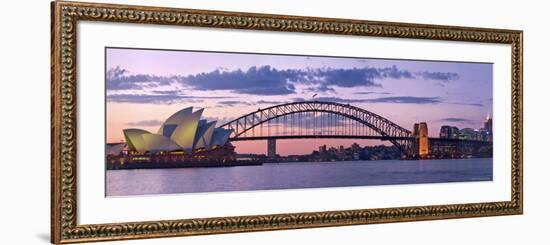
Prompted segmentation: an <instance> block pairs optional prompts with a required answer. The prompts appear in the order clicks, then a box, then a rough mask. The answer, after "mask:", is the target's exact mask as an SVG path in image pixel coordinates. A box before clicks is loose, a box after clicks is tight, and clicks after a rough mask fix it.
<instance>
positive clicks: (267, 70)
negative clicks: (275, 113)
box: [183, 66, 299, 95]
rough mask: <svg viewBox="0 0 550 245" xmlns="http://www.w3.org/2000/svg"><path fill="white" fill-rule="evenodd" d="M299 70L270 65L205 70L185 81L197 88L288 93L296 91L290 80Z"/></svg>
mask: <svg viewBox="0 0 550 245" xmlns="http://www.w3.org/2000/svg"><path fill="white" fill-rule="evenodd" d="M298 73H299V72H298V71H297V70H277V69H275V68H271V67H270V66H261V67H255V66H253V67H250V68H249V69H248V70H246V71H242V70H236V71H220V70H215V71H212V72H203V73H199V74H196V75H190V76H187V77H185V79H184V81H183V82H184V83H185V84H186V85H188V86H191V87H192V88H194V89H197V90H230V91H233V92H235V93H241V94H256V95H286V94H293V93H295V90H296V88H295V87H294V85H293V84H292V83H290V81H293V80H296V79H297V77H298V76H299V74H298Z"/></svg>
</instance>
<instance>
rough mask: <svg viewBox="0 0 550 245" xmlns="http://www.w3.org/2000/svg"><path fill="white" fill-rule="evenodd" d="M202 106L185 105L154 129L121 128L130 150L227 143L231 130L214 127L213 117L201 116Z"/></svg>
mask: <svg viewBox="0 0 550 245" xmlns="http://www.w3.org/2000/svg"><path fill="white" fill-rule="evenodd" d="M203 111H204V109H200V110H196V111H194V112H193V107H187V108H185V109H183V110H180V111H178V112H176V113H174V114H173V115H172V116H170V117H169V118H168V119H166V121H165V122H164V123H163V124H162V125H161V126H160V128H159V129H158V131H157V133H150V132H148V131H145V130H142V129H134V128H130V129H124V137H125V139H126V144H127V145H128V151H129V152H130V153H137V154H145V153H149V154H154V153H159V152H174V151H183V152H184V153H193V152H196V151H204V150H211V149H214V148H218V147H222V146H224V145H226V144H227V140H228V139H229V135H230V134H231V132H232V131H231V130H228V129H223V128H216V121H212V122H208V121H206V120H201V119H200V118H201V116H202V113H203Z"/></svg>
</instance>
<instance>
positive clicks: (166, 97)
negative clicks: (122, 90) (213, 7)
mask: <svg viewBox="0 0 550 245" xmlns="http://www.w3.org/2000/svg"><path fill="white" fill-rule="evenodd" d="M226 98H228V97H207V96H184V95H174V94H110V95H107V101H108V102H114V103H134V104H168V105H170V104H174V103H179V102H194V103H198V102H202V101H203V100H205V99H226Z"/></svg>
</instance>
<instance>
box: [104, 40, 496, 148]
mask: <svg viewBox="0 0 550 245" xmlns="http://www.w3.org/2000/svg"><path fill="white" fill-rule="evenodd" d="M492 73H493V70H492V64H489V63H460V62H441V61H416V60H390V59H374V58H349V57H348V58H340V57H319V56H305V55H301V56H298V55H272V54H243V53H219V52H196V51H171V50H170V51H168V50H145V49H121V48H107V49H106V93H107V94H106V98H107V106H106V107H107V108H106V110H107V113H106V115H107V117H106V120H107V139H106V140H107V142H109V143H110V142H120V141H122V140H123V139H124V137H123V133H122V130H123V129H125V128H140V129H145V130H148V131H150V132H156V131H157V129H158V127H159V126H160V125H161V123H162V122H163V121H164V120H165V119H166V118H167V117H169V116H170V115H172V114H173V113H174V112H176V111H179V110H180V109H182V108H185V107H189V106H193V107H195V108H205V110H204V113H203V118H206V119H208V120H216V121H218V125H220V124H221V123H224V122H227V121H229V120H231V119H234V118H238V117H240V116H241V115H244V114H246V113H249V112H252V111H255V110H257V109H258V108H265V107H268V106H272V105H275V104H283V103H288V102H292V101H303V100H311V98H312V96H313V95H314V94H317V96H316V97H315V100H318V101H332V102H338V103H344V104H351V105H354V106H357V107H361V108H363V109H366V110H368V111H372V112H374V113H376V114H378V115H381V116H383V117H385V118H387V119H389V120H391V121H393V122H395V123H397V124H398V125H400V126H402V127H405V128H407V129H409V130H412V127H413V124H414V123H416V122H427V123H428V126H429V130H428V131H429V135H430V136H431V137H437V136H438V135H439V128H440V127H441V125H454V126H457V127H459V128H465V127H471V128H480V127H481V125H482V122H483V119H484V118H485V117H486V116H487V115H488V114H489V115H492V98H493V96H492V82H493V81H492V80H493V76H492ZM353 142H357V143H359V144H360V145H375V144H381V143H383V142H381V141H376V140H371V141H367V140H328V139H326V140H320V139H314V140H286V141H284V140H279V141H278V142H277V147H278V149H277V152H278V153H279V154H281V155H288V154H305V153H310V152H311V151H312V150H314V149H317V148H318V146H319V145H322V144H327V145H329V146H338V145H344V146H349V145H351V143H353ZM234 144H235V146H236V147H237V148H236V150H237V152H239V153H266V143H265V142H263V141H253V142H236V143H234Z"/></svg>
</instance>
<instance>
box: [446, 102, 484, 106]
mask: <svg viewBox="0 0 550 245" xmlns="http://www.w3.org/2000/svg"><path fill="white" fill-rule="evenodd" d="M449 104H453V105H467V106H476V107H484V106H485V105H483V104H481V103H465V102H464V103H463V102H449Z"/></svg>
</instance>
